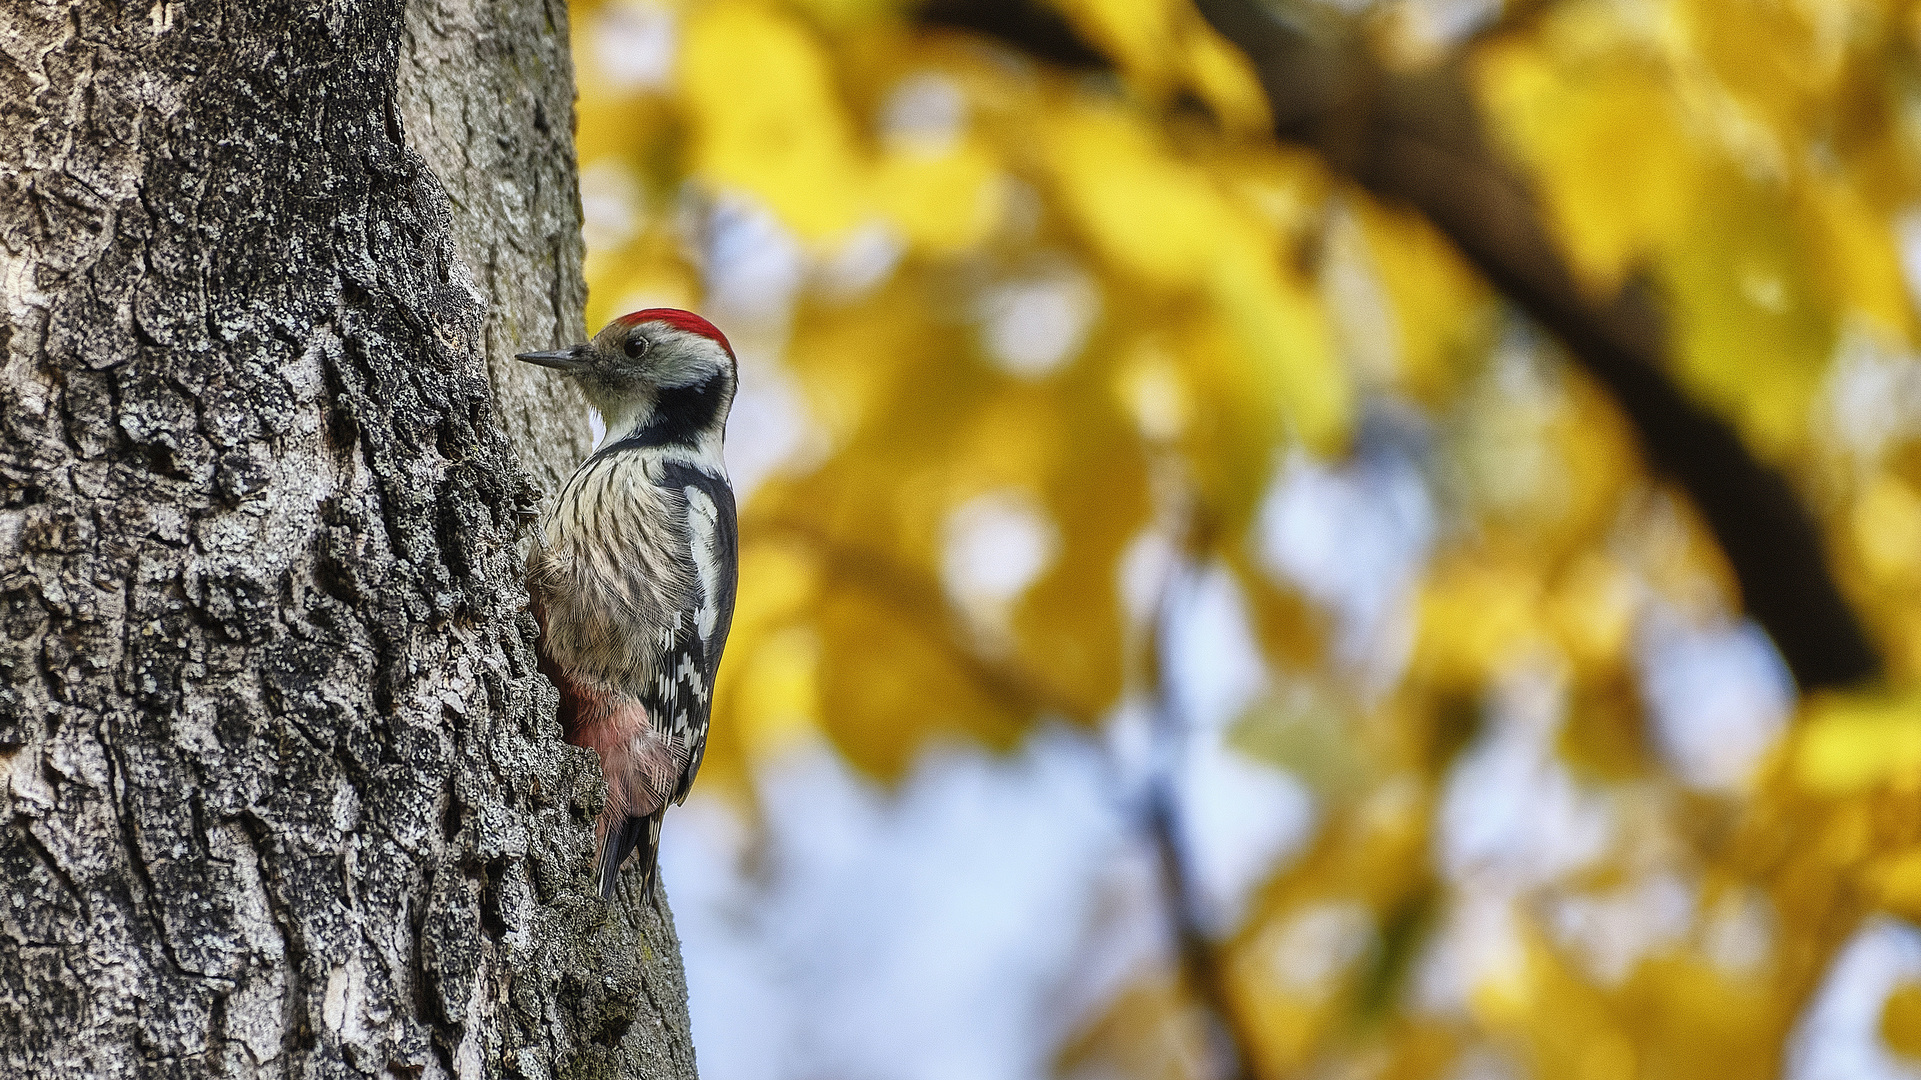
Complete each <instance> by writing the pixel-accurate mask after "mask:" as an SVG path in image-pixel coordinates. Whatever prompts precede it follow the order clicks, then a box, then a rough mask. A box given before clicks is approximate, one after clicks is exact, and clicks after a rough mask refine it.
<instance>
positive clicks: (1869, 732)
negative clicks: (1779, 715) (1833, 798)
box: [1794, 694, 1921, 795]
mask: <svg viewBox="0 0 1921 1080" xmlns="http://www.w3.org/2000/svg"><path fill="white" fill-rule="evenodd" d="M1794 761H1795V775H1796V778H1797V779H1798V780H1799V781H1800V782H1801V784H1802V785H1803V786H1804V787H1806V788H1807V789H1808V790H1810V791H1813V792H1816V793H1819V794H1823V795H1848V794H1853V793H1856V792H1860V791H1864V790H1867V789H1869V788H1873V787H1876V786H1879V785H1882V784H1890V783H1894V784H1902V785H1906V786H1914V785H1916V784H1921V699H1917V698H1915V697H1914V696H1912V695H1894V696H1890V695H1872V694H1849V695H1842V694H1837V695H1832V696H1829V697H1826V698H1823V699H1822V700H1820V701H1817V702H1815V703H1813V704H1812V705H1810V706H1809V707H1808V710H1807V717H1806V719H1805V720H1804V721H1803V724H1802V728H1801V731H1800V733H1799V736H1798V738H1797V740H1796V746H1795V750H1794Z"/></svg>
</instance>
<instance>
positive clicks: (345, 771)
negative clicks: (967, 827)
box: [0, 0, 694, 1078]
mask: <svg viewBox="0 0 1921 1080" xmlns="http://www.w3.org/2000/svg"><path fill="white" fill-rule="evenodd" d="M289 8H296V9H297V10H293V11H291V12H289V11H288V10H287V9H289ZM566 50H567V33H566V10H565V5H564V4H563V3H562V2H561V0H469V2H466V3H462V2H460V0H415V2H414V3H413V4H412V5H411V6H405V5H403V4H402V3H401V2H400V0H388V2H385V3H378V2H369V3H354V2H351V0H327V2H319V0H317V2H312V3H306V4H298V5H279V4H261V3H257V2H254V0H223V2H214V0H207V2H196V3H191V4H189V3H181V2H167V0H161V2H157V3H154V4H152V5H151V6H148V5H144V4H143V5H137V6H134V7H123V6H121V5H117V4H111V3H106V2H103V0H80V2H77V3H71V4H69V3H44V4H43V3H33V2H30V0H4V3H0V309H3V310H0V365H3V366H0V629H3V630H4V633H0V808H4V810H5V821H4V824H0V878H4V880H5V882H6V891H5V894H4V896H3V897H0V1075H5V1076H9V1077H12V1076H24V1077H96V1076H99V1077H117V1076H149V1075H151V1076H180V1077H200V1076H213V1075H219V1076H362V1075H364V1076H381V1077H386V1076H401V1077H420V1076H458V1077H463V1078H465V1077H481V1076H524V1077H565V1076H615V1075H620V1076H643V1075H645V1076H671V1077H681V1076H686V1077H692V1076H693V1073H694V1070H693V1050H692V1046H691V1043H690V1042H689V1039H688V1034H687V1013H686V991H685V988H684V983H683V981H682V978H681V972H680V957H679V946H678V944H677V942H676V941H675V939H674V935H673V927H672V924H671V922H670V921H669V920H668V918H667V917H666V913H665V910H664V907H663V908H662V910H661V911H659V912H658V913H656V912H655V910H654V909H653V908H652V907H651V906H650V905H648V904H647V903H646V902H644V901H641V902H634V901H632V900H631V899H630V900H629V901H628V902H625V903H623V904H621V905H617V906H616V908H615V909H614V910H613V911H611V912H610V911H609V910H608V909H606V908H605V907H603V906H602V905H601V904H600V903H599V902H598V901H597V900H596V899H595V898H594V897H593V895H592V892H591V889H590V884H589V880H588V872H589V869H590V867H591V863H592V830H591V824H590V823H591V820H592V817H593V815H594V813H595V812H596V811H597V810H598V802H599V800H600V799H601V797H602V792H603V790H604V789H603V787H602V785H601V782H600V778H599V773H598V769H597V768H596V767H595V765H594V763H593V758H592V755H591V754H589V753H587V752H586V751H582V750H577V749H575V748H573V747H568V746H566V745H564V744H562V743H561V742H560V740H559V732H558V728H557V726H556V725H555V722H554V719H553V716H554V705H555V700H556V699H555V695H554V693H553V690H552V688H551V687H550V686H549V685H548V684H547V683H546V681H545V680H544V679H543V678H542V677H541V676H540V675H539V674H538V673H537V672H536V671H535V669H534V660H533V652H532V641H533V624H532V622H531V620H530V619H529V618H528V616H527V614H526V597H525V593H524V591H523V589H522V586H521V565H520V560H519V557H518V556H517V554H516V551H515V544H516V542H517V541H518V540H519V538H520V536H521V535H522V534H523V532H524V529H525V525H526V524H527V523H528V522H529V520H530V519H531V516H532V515H533V514H534V513H535V512H536V510H537V508H538V505H539V502H540V499H541V490H540V489H541V488H542V487H549V488H551V486H552V483H553V481H554V480H555V478H557V477H559V476H561V475H564V474H565V472H566V471H567V470H568V469H569V468H571V466H572V464H573V463H574V462H575V461H577V460H579V456H580V454H581V453H582V452H583V450H584V448H585V445H586V435H585V432H584V430H583V425H582V423H581V420H580V410H579V408H578V401H577V400H576V399H572V398H570V397H566V396H563V395H557V394H555V393H554V388H553V387H552V386H551V385H550V384H548V383H546V382H542V381H538V380H535V379H530V378H529V377H528V375H526V374H523V373H520V372H517V371H513V370H511V369H510V368H509V367H508V366H507V357H508V356H509V355H510V354H511V352H512V351H514V350H515V349H516V348H525V347H529V346H541V345H552V344H557V343H560V342H563V341H569V340H575V339H577V338H578V337H579V336H580V334H581V330H582V328H581V325H580V318H581V316H580V307H581V300H582V297H583V294H584V289H583V287H582V284H581V277H580V265H579V263H580V244H579V237H578V214H579V210H578V200H577V199H576V197H575V193H574V192H575V181H574V160H573V135H572V105H571V95H572V73H571V67H570V65H569V61H568V58H567V52H566ZM490 367H491V369H492V371H493V373H494V383H493V390H494V397H493V400H492V401H490V395H489V383H488V375H487V373H488V371H489V369H490ZM496 413H498V416H497V415H496ZM503 426H504V427H505V428H506V431H505V432H503V430H502V427H503ZM516 450H518V451H519V455H520V461H521V462H524V464H525V468H523V467H522V464H521V463H520V462H517V461H516Z"/></svg>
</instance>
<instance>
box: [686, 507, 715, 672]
mask: <svg viewBox="0 0 1921 1080" xmlns="http://www.w3.org/2000/svg"><path fill="white" fill-rule="evenodd" d="M686 491H687V526H688V531H689V532H691V533H692V534H693V541H694V544H693V547H694V572H695V573H696V574H697V575H699V578H700V582H699V584H700V607H699V608H698V609H697V610H696V611H695V612H694V619H695V625H696V626H697V627H698V628H699V631H700V640H702V641H710V640H712V639H713V636H714V626H715V624H716V623H717V622H718V621H719V619H720V612H719V611H718V609H716V608H715V606H714V594H715V593H716V592H718V591H719V589H720V567H719V565H718V556H717V553H716V550H715V549H716V547H717V544H716V543H715V541H716V539H717V536H718V533H719V531H720V511H719V509H718V508H716V507H715V506H714V500H712V499H710V498H708V497H707V493H706V492H704V491H702V490H700V489H699V488H697V487H694V486H693V485H691V484H689V485H688V486H687V489H686Z"/></svg>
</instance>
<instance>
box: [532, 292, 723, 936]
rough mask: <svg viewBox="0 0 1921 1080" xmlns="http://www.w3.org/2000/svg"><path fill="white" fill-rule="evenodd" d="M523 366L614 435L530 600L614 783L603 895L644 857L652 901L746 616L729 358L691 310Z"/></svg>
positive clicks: (546, 646)
mask: <svg viewBox="0 0 1921 1080" xmlns="http://www.w3.org/2000/svg"><path fill="white" fill-rule="evenodd" d="M518 359H521V360H524V361H526V362H528V363H530V364H539V365H541V366H543V367H548V368H552V369H554V370H556V371H559V372H562V373H563V374H565V375H566V376H568V377H569V378H572V379H574V380H575V381H576V382H577V383H578V384H579V385H580V388H581V390H582V391H583V392H584V393H585V394H586V397H587V400H588V402H589V403H590V404H592V405H593V406H594V408H595V409H597V410H598V411H599V413H600V415H601V418H602V419H603V420H605V421H606V425H607V435H606V437H605V438H604V439H603V440H602V443H601V446H600V447H599V449H597V450H595V451H594V453H593V455H592V456H590V457H589V458H588V459H587V460H586V461H585V462H583V463H582V464H581V466H580V467H579V468H578V469H576V470H574V474H573V475H572V476H571V477H569V478H568V480H567V484H566V486H565V487H563V488H562V489H561V492H560V497H559V498H558V499H556V500H555V502H554V505H553V507H552V509H551V510H549V511H548V513H547V515H546V518H545V519H544V521H543V522H542V529H541V533H542V541H543V543H542V544H541V547H540V550H539V551H538V553H537V554H536V555H535V557H534V558H533V560H532V561H531V565H530V566H529V567H528V591H529V592H530V593H531V594H532V596H533V606H534V617H535V619H536V620H537V621H538V622H539V623H540V630H541V641H540V669H541V671H542V672H544V673H545V674H546V675H547V676H548V678H550V679H552V680H553V682H554V685H555V686H556V687H558V688H559V690H560V721H561V729H562V731H563V733H564V734H565V737H566V739H567V741H568V742H570V743H572V744H574V745H575V746H585V747H590V748H592V749H593V751H594V752H595V753H596V754H598V755H599V756H600V765H601V769H602V771H603V772H605V774H606V776H607V806H606V809H605V810H604V811H603V812H602V813H601V815H600V819H599V821H598V822H596V824H595V835H596V838H597V839H598V840H599V856H598V860H597V862H596V864H595V867H594V876H595V879H596V881H597V883H598V886H599V889H600V895H601V896H602V898H604V899H608V900H611V899H613V893H614V882H615V881H616V880H617V879H618V877H619V874H620V867H621V864H622V863H624V862H626V860H627V857H628V856H629V855H631V854H633V853H635V852H636V850H637V851H638V852H639V854H640V858H641V860H642V866H644V867H645V876H644V877H643V878H642V882H643V885H642V890H643V892H644V893H645V894H646V895H648V896H652V894H653V886H654V873H655V868H656V862H657V859H658V857H659V854H660V822H661V818H662V817H663V816H664V815H665V814H666V812H667V804H668V802H669V801H672V802H674V803H676V804H678V803H680V802H681V801H683V800H684V799H686V798H687V790H688V788H690V787H691V786H693V783H694V776H695V774H696V773H698V772H699V771H700V759H701V755H702V753H703V751H704V750H705V748H706V744H707V724H708V718H709V715H710V712H711V709H712V705H713V692H714V676H715V674H716V672H717V671H718V669H719V667H720V654H721V648H722V647H723V646H724V645H726V643H727V630H728V627H729V626H730V625H731V624H732V622H733V618H734V585H735V581H736V576H737V570H738V567H739V541H738V537H737V533H736V525H735V516H734V491H733V488H732V487H730V486H729V485H728V483H727V469H726V466H725V465H724V464H723V462H722V460H721V441H722V436H723V433H724V431H725V429H726V426H727V411H728V409H729V408H730V407H731V406H732V405H733V401H734V389H735V385H736V378H737V372H736V367H735V362H734V350H733V347H732V346H730V345H728V343H727V338H726V336H725V335H723V334H722V333H721V332H720V331H719V330H718V329H716V328H715V327H714V325H713V324H712V323H710V322H708V321H707V320H706V319H703V318H701V317H700V316H698V315H695V314H693V313H692V312H688V311H680V310H678V309H674V308H649V309H647V310H645V311H636V312H634V313H633V314H631V315H625V316H622V317H621V318H618V319H615V320H614V321H613V322H611V323H608V324H607V326H606V327H605V328H603V329H602V330H601V331H600V333H598V334H595V335H594V339H593V340H592V341H590V342H588V343H587V344H585V345H575V346H573V347H572V348H567V349H558V350H554V351H551V352H530V353H521V354H520V355H519V357H518Z"/></svg>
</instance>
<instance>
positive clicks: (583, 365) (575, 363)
mask: <svg viewBox="0 0 1921 1080" xmlns="http://www.w3.org/2000/svg"><path fill="white" fill-rule="evenodd" d="M514 359H516V360H525V361H527V362H528V363H529V364H539V365H540V366H541V367H549V368H553V369H554V370H555V371H568V372H572V371H585V370H586V369H587V368H588V366H589V365H591V364H592V363H593V358H592V352H591V351H590V350H589V349H588V347H587V346H585V345H575V346H574V347H572V348H570V349H552V350H549V351H547V352H524V353H520V354H519V355H517V356H515V357H514Z"/></svg>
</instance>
